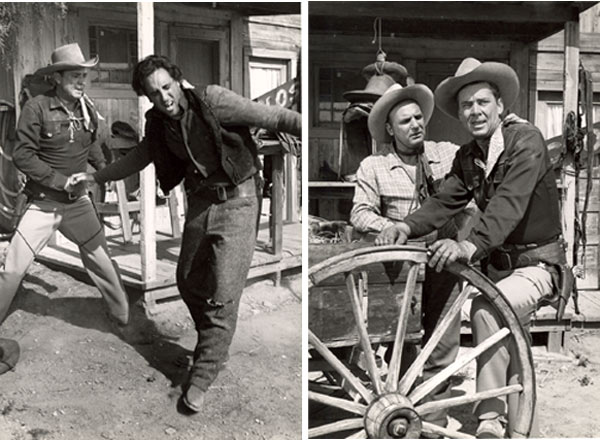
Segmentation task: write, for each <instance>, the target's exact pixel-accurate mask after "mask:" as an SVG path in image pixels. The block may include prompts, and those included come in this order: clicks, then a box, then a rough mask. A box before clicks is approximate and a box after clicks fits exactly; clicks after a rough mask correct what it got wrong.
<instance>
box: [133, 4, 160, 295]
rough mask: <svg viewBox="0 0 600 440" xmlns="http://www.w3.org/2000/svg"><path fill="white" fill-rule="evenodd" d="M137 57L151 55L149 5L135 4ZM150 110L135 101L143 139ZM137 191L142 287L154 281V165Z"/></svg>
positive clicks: (144, 102) (151, 13) (142, 100)
mask: <svg viewBox="0 0 600 440" xmlns="http://www.w3.org/2000/svg"><path fill="white" fill-rule="evenodd" d="M137 30H138V44H137V48H138V57H139V59H142V58H144V57H145V56H147V55H151V54H153V53H154V7H153V4H152V3H151V2H138V3H137ZM149 108H150V102H149V101H148V99H147V98H146V97H143V96H142V97H139V98H138V133H140V139H141V138H143V136H144V125H145V122H146V119H145V114H146V111H147V110H148V109H149ZM140 187H141V198H142V200H141V222H140V223H141V233H140V253H141V259H142V283H144V284H145V283H148V282H150V281H153V280H156V227H155V210H156V199H155V197H156V180H155V172H154V164H150V165H149V166H147V167H146V168H145V169H144V170H143V171H142V173H141V176H140Z"/></svg>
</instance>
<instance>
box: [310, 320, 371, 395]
mask: <svg viewBox="0 0 600 440" xmlns="http://www.w3.org/2000/svg"><path fill="white" fill-rule="evenodd" d="M308 342H309V344H311V345H312V346H313V347H314V348H315V350H317V351H318V352H319V354H321V356H323V358H324V359H325V360H326V361H327V362H329V365H331V366H332V367H333V368H334V369H335V370H336V371H337V372H338V373H339V374H340V375H341V376H342V377H343V378H344V379H346V380H347V381H348V384H350V386H351V387H352V388H354V389H355V390H356V391H357V392H358V393H359V394H360V395H361V397H362V398H363V399H364V400H365V401H366V402H367V403H371V401H372V400H373V393H371V391H369V390H368V389H367V388H365V386H364V385H363V384H362V383H361V382H360V380H359V379H358V378H357V377H356V376H354V375H353V374H352V372H351V371H350V370H349V369H348V368H347V367H346V366H345V365H344V364H343V363H342V361H340V360H339V359H338V358H337V357H336V356H335V355H334V354H333V353H332V352H331V350H329V349H328V348H327V347H326V346H325V344H323V343H322V342H321V340H320V339H319V338H318V337H317V336H316V335H315V334H314V333H313V332H312V331H310V330H309V331H308Z"/></svg>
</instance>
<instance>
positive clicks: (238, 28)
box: [230, 14, 250, 96]
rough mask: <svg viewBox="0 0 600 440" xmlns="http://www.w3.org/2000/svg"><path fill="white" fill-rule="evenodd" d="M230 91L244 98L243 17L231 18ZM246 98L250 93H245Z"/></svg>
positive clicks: (235, 16)
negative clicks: (246, 94)
mask: <svg viewBox="0 0 600 440" xmlns="http://www.w3.org/2000/svg"><path fill="white" fill-rule="evenodd" d="M230 35H231V40H230V41H231V70H230V72H231V90H233V91H234V92H235V93H237V94H238V95H242V96H244V64H243V63H244V17H242V16H241V15H237V14H236V15H234V16H233V17H232V18H231V32H230ZM247 93H248V96H249V95H250V91H249V90H248V91H247Z"/></svg>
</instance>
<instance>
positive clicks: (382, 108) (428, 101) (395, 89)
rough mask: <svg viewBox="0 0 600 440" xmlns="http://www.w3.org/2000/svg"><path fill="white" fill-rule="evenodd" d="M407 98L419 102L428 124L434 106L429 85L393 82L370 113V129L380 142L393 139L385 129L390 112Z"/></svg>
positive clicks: (374, 137)
mask: <svg viewBox="0 0 600 440" xmlns="http://www.w3.org/2000/svg"><path fill="white" fill-rule="evenodd" d="M407 100H411V101H415V102H416V103H417V104H419V107H421V112H423V118H424V120H425V125H427V123H428V122H429V119H430V118H431V115H432V114H433V108H434V101H433V92H432V91H431V90H429V87H427V86H426V85H424V84H413V85H412V86H407V87H402V86H401V85H400V84H393V85H392V86H391V87H390V88H389V89H387V90H386V92H385V93H384V94H383V96H382V97H381V98H379V99H378V100H377V102H375V104H374V105H373V109H372V110H371V113H370V114H369V122H368V124H369V131H370V132H371V136H372V137H373V139H375V140H376V141H377V142H379V143H386V142H390V141H391V140H392V137H391V136H390V135H389V133H388V132H387V130H386V129H385V123H386V121H387V117H388V114H389V113H390V110H392V108H393V107H395V106H396V105H397V104H398V103H400V102H402V101H407Z"/></svg>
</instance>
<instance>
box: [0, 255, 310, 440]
mask: <svg viewBox="0 0 600 440" xmlns="http://www.w3.org/2000/svg"><path fill="white" fill-rule="evenodd" d="M5 246H6V245H5V244H0V255H2V254H3V250H4V248H5ZM2 259H3V257H0V260H2ZM300 297H301V281H300V275H299V274H295V275H290V276H287V277H284V279H283V282H282V287H279V288H276V287H274V286H273V284H272V282H271V281H270V280H260V281H257V282H255V283H252V284H249V286H248V287H247V289H246V290H245V292H244V296H243V299H242V305H241V308H240V319H239V322H238V328H237V331H236V335H235V337H234V341H233V344H232V346H231V350H230V360H229V362H228V363H227V366H226V368H225V370H223V371H221V373H220V375H219V377H218V379H217V381H216V382H215V384H214V385H213V387H212V388H211V389H210V391H209V392H208V394H207V399H206V401H205V407H204V408H205V409H204V411H202V412H201V413H199V414H196V415H193V416H188V415H185V414H184V413H183V411H181V409H179V408H178V407H177V401H178V398H179V395H180V392H181V387H180V385H181V384H182V382H183V381H184V380H185V376H186V371H187V369H186V367H185V366H184V364H185V363H182V362H181V359H185V356H186V355H190V354H191V350H192V349H193V347H194V345H195V341H196V332H195V330H194V329H193V324H192V321H191V318H190V317H189V314H188V312H187V309H186V308H185V306H184V305H183V303H181V301H177V302H173V303H168V304H165V305H163V306H161V310H160V311H159V312H158V313H156V314H154V315H151V316H149V315H147V314H146V313H145V312H144V310H143V308H142V307H141V306H140V302H139V301H138V302H137V303H136V304H137V305H136V306H135V307H134V315H133V316H134V319H137V320H138V322H140V323H141V325H140V327H141V328H142V330H141V332H142V333H143V332H144V331H145V330H147V329H150V328H152V327H154V328H155V329H157V330H158V331H159V332H160V335H161V337H159V338H155V339H154V340H153V341H152V342H151V343H144V344H129V343H127V342H125V341H123V340H122V339H120V338H119V337H118V336H117V335H116V334H114V333H113V332H112V331H111V326H110V325H109V324H108V322H107V320H106V318H105V315H104V313H105V312H104V311H105V307H104V303H103V301H102V299H101V298H100V295H99V293H98V292H97V290H96V289H95V288H94V287H91V286H89V285H87V284H85V283H83V282H80V281H78V280H76V279H74V278H72V277H71V276H69V275H66V274H64V273H62V272H57V271H52V270H50V269H48V268H46V267H45V266H43V265H40V264H38V263H34V265H33V266H32V268H31V270H30V271H29V273H28V275H27V276H26V278H25V281H24V283H23V285H22V287H21V289H20V291H19V293H18V296H17V299H16V300H15V302H14V303H13V311H12V313H11V314H10V316H9V317H8V318H7V319H6V321H5V322H4V323H3V325H2V326H1V327H0V335H1V336H2V337H6V338H12V339H16V340H17V341H19V344H20V345H21V350H22V352H21V359H20V361H19V364H18V365H17V368H16V369H15V370H14V371H12V372H8V373H6V374H4V375H2V376H0V440H57V439H65V440H88V439H89V440H95V439H98V440H128V439H136V440H137V439H144V440H155V439H157V440H158V439H161V440H162V439H173V440H188V439H189V440H191V439H194V440H202V439H237V440H242V439H279V440H286V439H298V438H300V431H301V420H302V417H301V394H302V393H301V378H302V369H301V345H302V344H301V340H302V339H301V330H300V329H301V322H302V320H301V304H300Z"/></svg>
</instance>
